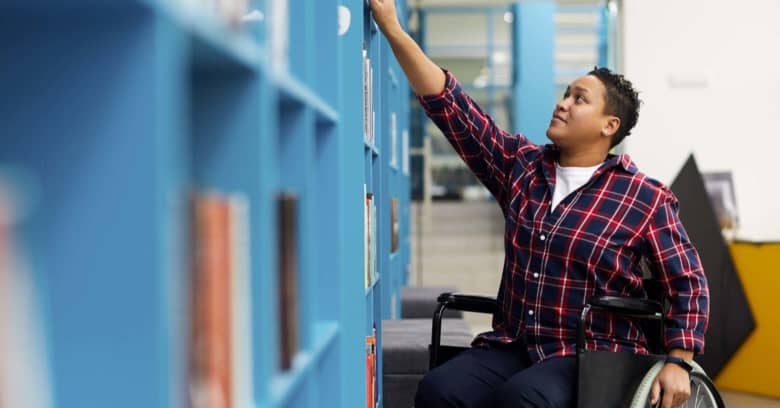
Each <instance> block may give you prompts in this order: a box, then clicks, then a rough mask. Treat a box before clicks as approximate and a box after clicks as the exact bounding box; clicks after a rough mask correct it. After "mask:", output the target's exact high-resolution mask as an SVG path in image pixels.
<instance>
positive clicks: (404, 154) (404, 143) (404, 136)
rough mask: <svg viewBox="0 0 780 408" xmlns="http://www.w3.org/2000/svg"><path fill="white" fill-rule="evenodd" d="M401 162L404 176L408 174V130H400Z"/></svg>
mask: <svg viewBox="0 0 780 408" xmlns="http://www.w3.org/2000/svg"><path fill="white" fill-rule="evenodd" d="M401 162H402V166H401V168H402V169H403V173H404V176H408V175H409V130H407V129H404V130H403V132H401Z"/></svg>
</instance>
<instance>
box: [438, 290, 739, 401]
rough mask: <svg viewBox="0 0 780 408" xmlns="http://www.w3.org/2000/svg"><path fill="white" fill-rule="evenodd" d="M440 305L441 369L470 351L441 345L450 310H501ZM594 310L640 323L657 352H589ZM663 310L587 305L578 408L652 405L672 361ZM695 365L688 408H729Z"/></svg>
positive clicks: (622, 303) (488, 301)
mask: <svg viewBox="0 0 780 408" xmlns="http://www.w3.org/2000/svg"><path fill="white" fill-rule="evenodd" d="M645 287H646V290H647V292H648V294H649V295H650V296H651V297H652V298H655V299H662V298H663V296H662V295H661V294H662V292H661V289H660V285H657V284H656V282H655V281H654V280H651V279H646V280H645ZM656 296H657V297H656ZM437 301H438V307H437V309H436V311H435V312H434V317H433V325H432V332H431V344H430V346H429V369H433V368H434V367H437V366H439V365H440V364H442V363H443V362H445V361H447V360H449V359H450V358H452V357H454V356H455V355H457V354H458V353H459V352H461V351H463V350H465V349H466V347H457V346H449V345H442V344H440V343H441V318H442V315H443V313H444V312H445V311H446V310H447V309H456V310H461V311H464V312H477V313H490V314H492V313H494V312H495V311H496V309H497V307H498V304H497V303H496V299H495V298H494V297H490V296H484V295H473V294H462V293H442V294H441V295H439V297H438V298H437ZM593 311H603V312H608V313H615V314H619V315H622V316H625V317H628V318H632V319H639V320H640V326H641V327H642V329H643V330H644V332H645V337H646V338H647V339H648V346H649V348H650V351H651V353H653V354H649V355H637V354H631V353H612V352H606V351H587V350H585V319H586V317H587V315H588V313H591V312H593ZM663 311H664V306H663V305H662V303H660V302H657V301H653V300H649V299H636V298H624V297H615V296H598V297H594V298H592V299H591V300H590V302H588V304H586V305H585V306H584V307H583V310H582V313H581V314H580V319H579V321H578V324H577V371H578V373H577V407H578V408H602V407H628V408H640V407H641V408H645V407H649V406H650V405H649V403H648V402H647V401H648V396H649V394H650V389H651V386H652V382H653V380H654V379H655V377H656V375H657V374H658V372H659V371H660V370H661V368H662V367H663V365H664V361H663V360H664V359H665V357H666V356H665V355H664V351H663V349H662V334H663V316H664V313H663ZM694 367H695V369H694V372H692V373H691V398H690V399H689V400H688V401H687V402H686V403H685V404H684V405H683V407H702V408H704V407H712V408H722V407H724V404H723V400H722V399H721V397H720V394H718V392H717V390H716V389H715V386H714V385H713V384H712V381H711V380H710V379H709V378H708V377H707V376H706V374H705V373H704V370H702V369H701V367H700V366H698V364H695V363H694ZM616 390H617V391H616Z"/></svg>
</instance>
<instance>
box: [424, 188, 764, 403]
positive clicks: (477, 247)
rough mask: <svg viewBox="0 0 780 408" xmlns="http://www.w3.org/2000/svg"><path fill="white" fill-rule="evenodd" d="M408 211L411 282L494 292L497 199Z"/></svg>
mask: <svg viewBox="0 0 780 408" xmlns="http://www.w3.org/2000/svg"><path fill="white" fill-rule="evenodd" d="M411 213H412V276H411V277H410V282H409V283H410V285H415V286H455V287H457V288H458V289H459V290H461V291H464V292H474V293H487V294H491V295H495V293H496V290H497V289H498V281H499V277H500V275H501V267H502V264H503V251H504V244H503V228H504V227H503V219H502V216H501V212H500V210H499V208H498V206H497V205H496V204H495V203H492V202H434V203H433V207H432V208H431V211H429V212H428V213H427V216H426V215H425V214H423V209H422V208H421V206H420V205H419V204H416V203H414V204H413V205H412V211H411ZM418 219H419V220H420V222H419V223H418V222H417V220H418ZM417 271H424V272H423V273H422V274H420V273H417ZM465 319H466V321H467V322H468V323H469V325H470V326H471V328H472V331H473V332H474V333H475V334H476V333H480V332H483V331H486V330H488V329H489V328H490V319H489V317H487V316H486V315H479V314H466V316H465ZM723 397H724V399H725V403H726V406H728V407H729V408H780V400H777V399H771V398H765V397H760V396H754V395H748V394H743V393H738V392H731V391H727V390H724V391H723Z"/></svg>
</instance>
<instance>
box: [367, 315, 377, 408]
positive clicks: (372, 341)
mask: <svg viewBox="0 0 780 408" xmlns="http://www.w3.org/2000/svg"><path fill="white" fill-rule="evenodd" d="M376 358H377V356H376V329H374V334H372V335H370V336H366V407H368V408H374V404H376V401H377V395H376V366H377V361H376Z"/></svg>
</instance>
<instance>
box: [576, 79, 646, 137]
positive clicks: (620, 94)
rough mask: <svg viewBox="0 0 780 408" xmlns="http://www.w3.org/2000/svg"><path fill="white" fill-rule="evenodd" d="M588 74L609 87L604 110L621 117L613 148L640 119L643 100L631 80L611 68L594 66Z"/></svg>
mask: <svg viewBox="0 0 780 408" xmlns="http://www.w3.org/2000/svg"><path fill="white" fill-rule="evenodd" d="M588 75H593V76H595V77H596V78H598V79H599V80H600V81H601V82H602V83H603V84H604V87H605V88H607V93H606V95H604V99H605V101H604V112H606V113H607V114H610V115H615V116H617V117H618V118H620V127H618V130H617V132H615V135H614V136H612V144H611V145H610V149H611V148H613V147H615V146H617V145H619V144H620V142H622V141H623V139H625V138H626V136H628V135H630V134H631V129H633V128H634V126H635V125H636V122H637V120H638V119H639V105H641V104H642V101H641V100H639V92H637V91H636V90H635V89H634V86H633V85H632V84H631V81H629V80H628V79H626V78H625V77H624V76H623V75H621V74H616V73H614V72H612V71H611V70H610V69H609V68H604V67H601V68H599V67H593V70H592V71H590V72H588Z"/></svg>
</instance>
